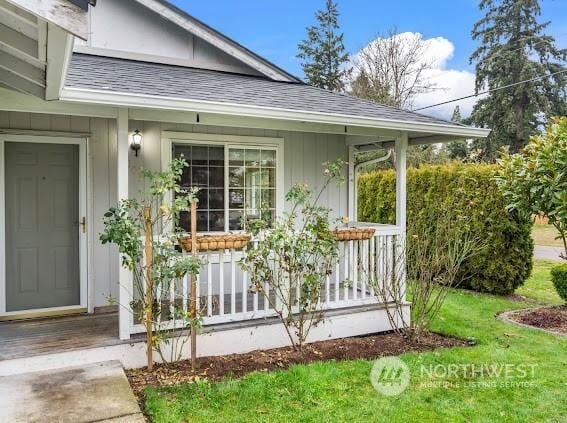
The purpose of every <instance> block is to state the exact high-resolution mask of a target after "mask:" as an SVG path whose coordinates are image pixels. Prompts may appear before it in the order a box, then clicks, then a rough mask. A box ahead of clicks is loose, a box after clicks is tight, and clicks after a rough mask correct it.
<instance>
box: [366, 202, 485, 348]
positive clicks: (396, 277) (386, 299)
mask: <svg viewBox="0 0 567 423" xmlns="http://www.w3.org/2000/svg"><path fill="white" fill-rule="evenodd" d="M468 220H469V218H468V217H466V216H462V217H459V218H455V217H454V216H450V215H449V213H440V214H439V215H438V216H437V217H436V220H435V221H434V222H432V224H431V225H428V226H425V225H424V226H423V227H419V228H415V227H412V228H411V229H410V230H408V233H407V237H406V242H405V248H404V245H403V241H397V242H394V243H393V246H392V253H391V254H392V258H393V259H392V260H391V263H390V264H388V265H387V266H388V269H387V271H386V275H387V279H386V280H384V281H379V280H377V279H376V278H370V280H373V288H374V292H375V295H376V296H377V298H378V300H379V301H380V302H383V303H387V304H390V307H388V308H387V314H388V319H389V322H390V324H391V325H392V327H393V328H395V329H394V330H395V331H396V332H397V333H399V334H401V335H403V336H405V337H408V338H410V339H412V340H416V341H419V339H420V337H421V336H422V335H423V334H425V333H427V332H428V331H429V330H430V327H431V323H432V321H433V320H434V319H435V317H436V316H437V315H438V313H439V310H440V309H441V306H442V305H443V302H444V301H445V299H446V298H447V294H448V293H449V291H450V289H451V288H456V287H458V285H459V284H460V283H461V282H462V281H463V279H462V276H461V275H462V273H461V272H460V271H461V268H462V265H463V263H464V262H465V261H466V260H468V259H469V258H471V257H472V256H473V255H474V254H476V253H477V252H478V251H479V250H480V249H481V248H483V243H482V241H481V240H480V239H479V238H477V237H475V236H474V235H472V234H471V232H470V231H469V229H468V223H467V222H468ZM406 294H407V298H406ZM406 300H407V301H410V302H411V306H410V314H409V316H408V315H406V314H405V313H404V308H405V307H407V305H408V303H407V301H406ZM408 317H409V318H408Z"/></svg>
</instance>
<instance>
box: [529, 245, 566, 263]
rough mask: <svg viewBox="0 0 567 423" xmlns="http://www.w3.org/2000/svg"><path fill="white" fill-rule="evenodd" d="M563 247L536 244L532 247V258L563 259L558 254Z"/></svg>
mask: <svg viewBox="0 0 567 423" xmlns="http://www.w3.org/2000/svg"><path fill="white" fill-rule="evenodd" d="M562 252H563V249H562V248H560V247H545V246H543V245H536V246H535V247H534V258H536V259H540V260H552V261H564V260H563V259H562V258H561V257H560V254H561V253H562Z"/></svg>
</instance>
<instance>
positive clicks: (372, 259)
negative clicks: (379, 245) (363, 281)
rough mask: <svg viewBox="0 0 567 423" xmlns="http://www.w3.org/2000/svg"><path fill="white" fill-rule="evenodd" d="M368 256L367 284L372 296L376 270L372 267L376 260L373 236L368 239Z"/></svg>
mask: <svg viewBox="0 0 567 423" xmlns="http://www.w3.org/2000/svg"><path fill="white" fill-rule="evenodd" d="M369 249H370V251H369V256H370V268H369V269H368V278H369V280H368V282H369V285H370V288H369V289H368V291H369V292H370V295H372V296H373V295H374V284H375V283H376V269H375V267H374V264H375V258H376V251H375V250H376V235H374V236H373V237H372V238H370V242H369Z"/></svg>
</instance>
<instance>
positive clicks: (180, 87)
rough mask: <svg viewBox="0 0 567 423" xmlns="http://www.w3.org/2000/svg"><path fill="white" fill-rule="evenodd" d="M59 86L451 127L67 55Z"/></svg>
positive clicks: (399, 113)
mask: <svg viewBox="0 0 567 423" xmlns="http://www.w3.org/2000/svg"><path fill="white" fill-rule="evenodd" d="M65 86H66V87H70V88H83V89H94V90H102V91H109V92H120V93H128V94H145V95H150V96H161V97H172V98H179V99H188V100H198V101H199V100H200V101H211V102H218V103H231V104H242V105H253V106H260V107H268V108H278V109H286V110H293V111H309V112H319V113H325V114H340V115H348V116H353V117H365V118H376V119H390V120H395V121H401V122H404V121H405V122H419V123H431V124H444V125H447V124H452V123H451V122H447V121H444V120H441V119H436V118H433V117H430V116H425V115H422V114H419V113H414V112H410V111H406V110H400V109H396V108H394V107H389V106H383V105H380V104H377V103H374V102H371V101H367V100H361V99H358V98H355V97H352V96H349V95H346V94H338V93H333V92H330V91H326V90H322V89H319V88H316V87H312V86H309V85H306V84H303V83H290V82H278V81H272V80H269V79H266V78H261V77H255V76H249V75H240V74H231V73H225V72H219V71H214V70H207V69H197V68H188V67H181V66H173V65H166V64H158V63H148V62H139V61H132V60H125V59H117V58H109V57H102V56H94V55H87V54H78V53H75V54H73V58H72V60H71V65H70V67H69V71H68V73H67V79H66V81H65ZM459 126H460V125H459Z"/></svg>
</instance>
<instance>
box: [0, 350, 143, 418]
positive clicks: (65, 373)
mask: <svg viewBox="0 0 567 423" xmlns="http://www.w3.org/2000/svg"><path fill="white" fill-rule="evenodd" d="M0 422H2V423H4V422H6V423H8V422H10V423H15V422H26V423H27V422H58V423H59V422H60V423H64V422H77V423H85V422H116V423H117V422H121V423H144V422H145V418H144V416H143V415H142V413H141V412H140V408H139V407H138V403H137V401H136V398H135V396H134V394H133V393H132V390H131V389H130V384H129V383H128V380H127V379H126V375H125V374H124V370H123V369H122V365H121V364H120V363H119V362H117V361H107V362H104V363H95V364H90V365H87V366H80V367H67V368H63V369H57V370H50V371H42V372H34V373H24V374H19V375H14V376H4V377H0Z"/></svg>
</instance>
